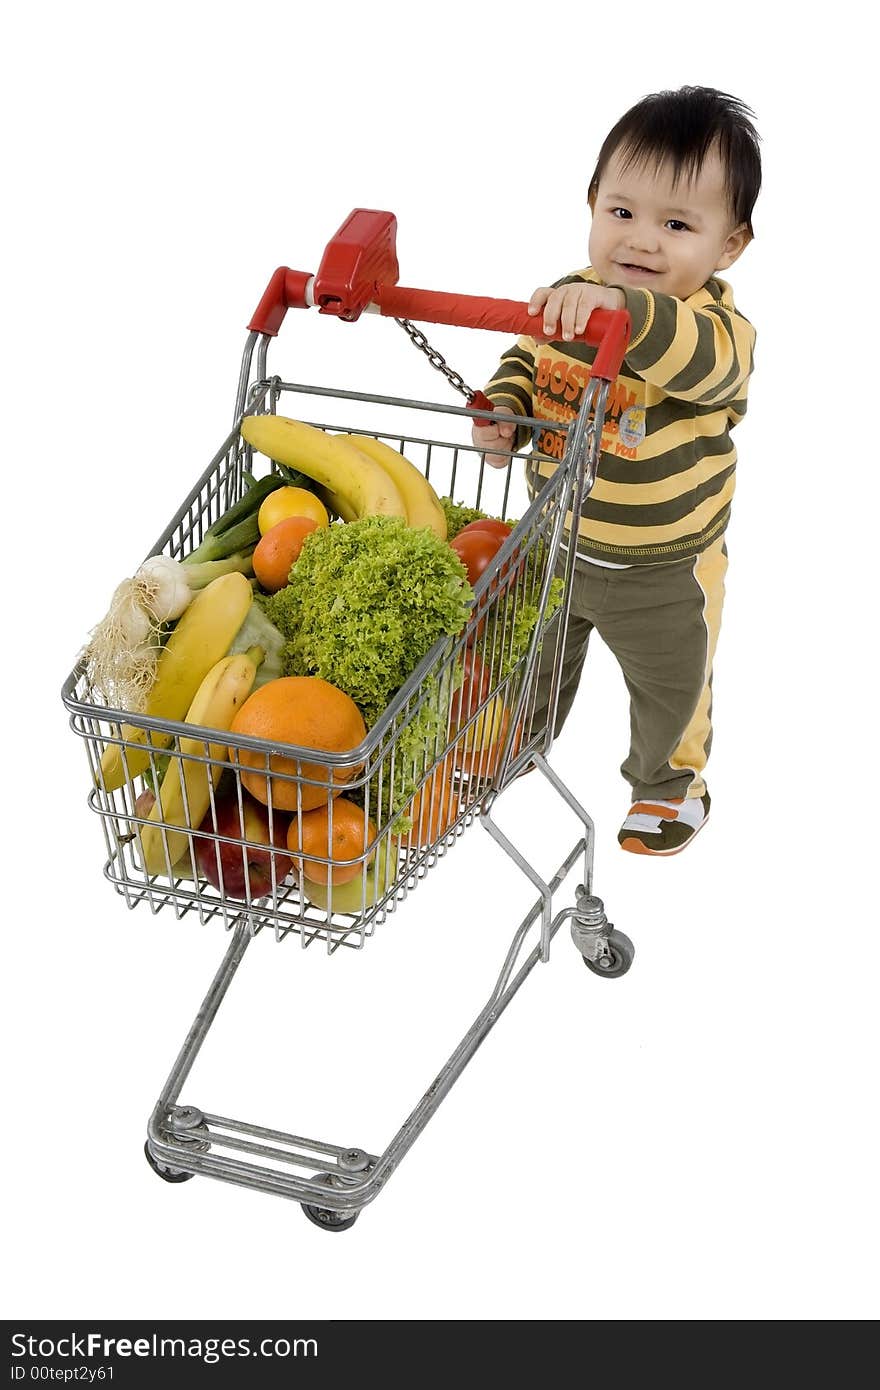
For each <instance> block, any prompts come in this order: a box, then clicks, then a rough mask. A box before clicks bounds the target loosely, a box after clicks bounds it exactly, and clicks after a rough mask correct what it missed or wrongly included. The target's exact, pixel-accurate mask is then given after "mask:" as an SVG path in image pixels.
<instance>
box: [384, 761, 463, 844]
mask: <svg viewBox="0 0 880 1390" xmlns="http://www.w3.org/2000/svg"><path fill="white" fill-rule="evenodd" d="M453 773H454V768H453V766H452V763H451V762H450V760H449V759H448V758H447V759H446V761H445V762H442V763H441V764H440V766H439V767H438V768H436V769H435V771H434V772H433V773H432V774H431V776H430V777H429V778H428V780H427V782H426V783H425V785H424V786H423V787H421V788H420V790H419V791H417V792H416V794H415V796H414V797H413V799H412V801H411V802H410V804H409V805H408V806H407V807H406V809H405V811H404V812H403V814H404V815H405V816H406V817H408V819H409V820H411V821H412V829H411V830H408V831H405V832H404V833H402V834H399V835H395V836H394V837H393V838H394V839H395V840H396V842H397V843H398V844H399V845H410V846H411V847H412V848H413V849H415V848H417V847H418V848H422V847H423V846H425V845H432V844H434V842H435V841H436V840H442V839H443V837H444V835H446V834H447V832H448V831H449V830H451V829H452V826H453V825H454V824H455V822H456V820H457V818H458V813H459V811H460V810H461V798H460V796H459V791H458V787H457V786H456V785H455V782H454V781H453V780H452V779H453Z"/></svg>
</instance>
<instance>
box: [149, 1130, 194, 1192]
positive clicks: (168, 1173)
mask: <svg viewBox="0 0 880 1390" xmlns="http://www.w3.org/2000/svg"><path fill="white" fill-rule="evenodd" d="M144 1153H145V1154H146V1156H147V1162H148V1163H149V1165H150V1167H151V1168H152V1170H153V1172H154V1173H158V1174H159V1177H160V1178H161V1179H162V1181H163V1182H189V1180H190V1178H194V1177H195V1173H184V1171H183V1169H182V1168H167V1167H166V1166H165V1164H164V1163H160V1162H159V1160H158V1159H157V1158H154V1157H153V1155H152V1153H151V1152H150V1141H149V1140H147V1142H146V1144H144Z"/></svg>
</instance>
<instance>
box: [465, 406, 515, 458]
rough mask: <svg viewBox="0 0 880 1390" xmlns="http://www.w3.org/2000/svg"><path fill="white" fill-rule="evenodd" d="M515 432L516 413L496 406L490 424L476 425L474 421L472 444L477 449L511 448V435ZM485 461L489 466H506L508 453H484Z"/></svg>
mask: <svg viewBox="0 0 880 1390" xmlns="http://www.w3.org/2000/svg"><path fill="white" fill-rule="evenodd" d="M515 434H516V415H515V414H514V413H513V411H512V410H505V409H504V408H503V406H498V407H497V408H496V409H495V411H494V412H493V421H492V424H491V425H478V424H476V422H475V423H474V427H473V431H472V436H473V441H474V444H475V445H476V447H477V448H478V449H491V448H492V446H493V445H494V446H495V447H496V448H501V449H512V448H513V437H514V435H515ZM486 462H487V463H488V464H489V466H490V468H506V467H507V465H508V464H509V463H510V457H509V455H508V454H486Z"/></svg>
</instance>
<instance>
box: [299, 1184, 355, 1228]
mask: <svg viewBox="0 0 880 1390" xmlns="http://www.w3.org/2000/svg"><path fill="white" fill-rule="evenodd" d="M315 1180H316V1181H317V1182H322V1183H324V1184H325V1185H326V1186H327V1187H329V1186H330V1185H331V1183H332V1181H333V1179H332V1177H331V1176H330V1174H329V1173H316V1174H315ZM300 1205H301V1207H302V1209H303V1211H304V1212H305V1214H306V1216H307V1217H308V1218H309V1220H310V1221H313V1222H314V1223H315V1225H316V1226H320V1227H321V1230H322V1231H347V1230H348V1228H349V1227H350V1226H353V1225H354V1223H355V1222H356V1221H357V1219H358V1217H359V1216H360V1212H359V1211H356V1212H353V1213H352V1215H351V1216H343V1215H342V1213H341V1212H338V1211H331V1210H330V1208H329V1207H318V1206H315V1205H314V1204H313V1203H311V1202H301V1203H300Z"/></svg>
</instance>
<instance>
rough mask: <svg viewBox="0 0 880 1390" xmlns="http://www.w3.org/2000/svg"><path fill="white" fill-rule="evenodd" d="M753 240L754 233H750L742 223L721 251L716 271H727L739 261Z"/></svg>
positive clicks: (734, 230) (731, 234)
mask: <svg viewBox="0 0 880 1390" xmlns="http://www.w3.org/2000/svg"><path fill="white" fill-rule="evenodd" d="M751 240H752V233H751V232H750V231H749V229H748V227H747V226H746V224H745V222H741V223H740V224H739V226H738V227H734V229H733V231H732V232H731V233H730V235H729V236H728V238H727V240H726V241H725V243H724V246H723V248H722V251H721V257H720V259H719V261H718V264H717V266H716V267H715V269H716V270H727V269H728V267H729V266H732V265H733V263H734V261H738V260H739V258H740V256H741V255H742V253H743V251H745V249H746V247H747V246H748V244H749V242H750V241H751Z"/></svg>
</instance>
